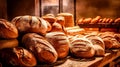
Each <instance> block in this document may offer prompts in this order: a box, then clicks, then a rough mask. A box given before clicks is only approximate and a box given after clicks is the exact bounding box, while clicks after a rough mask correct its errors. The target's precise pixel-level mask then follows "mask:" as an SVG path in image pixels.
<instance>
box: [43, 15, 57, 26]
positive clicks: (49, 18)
mask: <svg viewBox="0 0 120 67" xmlns="http://www.w3.org/2000/svg"><path fill="white" fill-rule="evenodd" d="M42 18H43V19H44V20H46V21H48V22H49V23H50V24H51V25H52V24H53V23H54V22H56V18H55V16H54V15H53V14H46V15H45V16H42Z"/></svg>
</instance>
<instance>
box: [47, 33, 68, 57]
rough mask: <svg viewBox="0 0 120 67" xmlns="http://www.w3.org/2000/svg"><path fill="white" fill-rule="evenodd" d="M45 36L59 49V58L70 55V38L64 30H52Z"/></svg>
mask: <svg viewBox="0 0 120 67" xmlns="http://www.w3.org/2000/svg"><path fill="white" fill-rule="evenodd" d="M45 37H46V38H47V40H48V41H49V42H50V43H51V44H52V45H53V47H54V48H55V50H56V51H57V53H58V58H59V59H62V58H65V57H66V56H67V55H68V53H69V40H68V38H67V36H66V35H65V34H64V33H63V32H50V33H47V34H46V36H45Z"/></svg>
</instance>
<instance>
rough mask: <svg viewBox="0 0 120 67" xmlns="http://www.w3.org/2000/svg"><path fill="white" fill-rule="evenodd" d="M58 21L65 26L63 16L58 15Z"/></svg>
mask: <svg viewBox="0 0 120 67" xmlns="http://www.w3.org/2000/svg"><path fill="white" fill-rule="evenodd" d="M56 19H57V21H56V22H57V23H59V24H61V26H65V18H64V17H63V16H58V17H56Z"/></svg>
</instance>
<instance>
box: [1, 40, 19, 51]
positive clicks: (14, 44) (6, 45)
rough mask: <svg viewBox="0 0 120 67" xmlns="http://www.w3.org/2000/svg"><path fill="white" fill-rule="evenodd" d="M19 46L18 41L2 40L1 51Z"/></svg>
mask: <svg viewBox="0 0 120 67" xmlns="http://www.w3.org/2000/svg"><path fill="white" fill-rule="evenodd" d="M17 46H18V40H17V39H9V40H0V49H4V48H13V47H17Z"/></svg>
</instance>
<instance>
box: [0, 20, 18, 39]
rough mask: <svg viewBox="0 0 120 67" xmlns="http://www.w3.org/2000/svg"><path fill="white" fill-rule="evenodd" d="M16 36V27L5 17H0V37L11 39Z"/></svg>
mask: <svg viewBox="0 0 120 67" xmlns="http://www.w3.org/2000/svg"><path fill="white" fill-rule="evenodd" d="M17 37H18V30H17V28H16V27H15V26H14V25H13V24H12V23H10V22H9V21H7V20H5V19H0V38H4V39H12V38H17Z"/></svg>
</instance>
